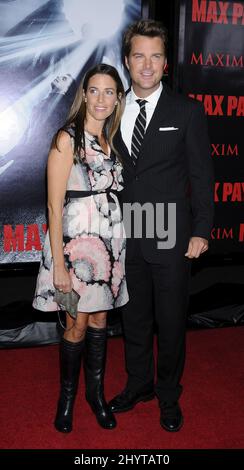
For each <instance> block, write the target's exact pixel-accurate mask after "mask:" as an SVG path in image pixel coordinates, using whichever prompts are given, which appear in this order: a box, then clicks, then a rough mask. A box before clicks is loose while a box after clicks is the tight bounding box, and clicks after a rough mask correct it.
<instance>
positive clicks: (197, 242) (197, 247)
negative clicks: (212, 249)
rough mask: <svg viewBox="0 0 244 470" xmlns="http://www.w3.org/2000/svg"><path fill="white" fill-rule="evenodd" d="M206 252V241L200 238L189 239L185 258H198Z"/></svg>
mask: <svg viewBox="0 0 244 470" xmlns="http://www.w3.org/2000/svg"><path fill="white" fill-rule="evenodd" d="M207 250H208V240H206V238H201V237H191V238H190V241H189V245H188V248H187V252H186V253H185V256H187V257H188V258H199V256H200V255H201V254H202V253H204V252H205V251H207Z"/></svg>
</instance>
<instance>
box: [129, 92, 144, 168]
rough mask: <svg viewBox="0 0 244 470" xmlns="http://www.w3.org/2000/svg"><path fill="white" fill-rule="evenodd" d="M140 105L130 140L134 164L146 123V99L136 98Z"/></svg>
mask: <svg viewBox="0 0 244 470" xmlns="http://www.w3.org/2000/svg"><path fill="white" fill-rule="evenodd" d="M136 102H137V103H138V104H139V106H140V112H139V114H138V116H137V118H136V121H135V126H134V129H133V134H132V140H131V157H132V160H133V163H134V165H135V164H136V161H137V158H138V155H139V153H140V148H141V144H142V141H143V138H144V134H145V131H146V124H147V115H146V103H147V101H146V100H136Z"/></svg>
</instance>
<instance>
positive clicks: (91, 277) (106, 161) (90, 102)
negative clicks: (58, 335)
mask: <svg viewBox="0 0 244 470" xmlns="http://www.w3.org/2000/svg"><path fill="white" fill-rule="evenodd" d="M123 102H124V89H123V85H122V82H121V79H120V77H119V75H118V73H117V71H116V69H115V68H114V67H112V66H110V65H106V64H99V65H97V66H96V67H94V68H93V69H91V70H90V71H88V72H87V74H86V76H85V78H84V80H83V83H82V84H81V85H80V87H79V89H78V92H77V94H76V97H75V100H74V103H73V105H72V107H71V110H70V115H69V117H68V120H67V123H66V125H65V126H64V128H62V129H61V130H60V131H59V132H58V133H57V135H56V136H55V138H54V141H53V145H52V148H51V150H50V153H49V157H48V167H47V169H48V173H47V174H48V211H49V231H48V233H47V236H46V239H45V244H44V249H43V256H42V261H41V266H40V271H39V275H38V278H37V286H36V292H35V297H34V301H33V306H34V307H35V308H36V309H38V310H43V311H53V310H57V309H58V308H59V306H58V305H57V303H56V302H55V300H54V295H55V289H58V290H60V291H62V292H64V293H68V292H70V291H71V290H72V289H74V290H75V291H76V292H77V293H78V294H79V295H80V298H79V303H78V313H77V318H76V319H75V320H74V319H73V318H72V317H71V316H70V315H69V314H68V313H66V327H67V328H66V330H65V333H64V337H63V338H62V340H61V343H60V373H61V374H60V375H61V390H60V397H59V401H58V406H57V413H56V418H55V422H54V424H55V427H56V429H57V430H58V431H60V432H65V433H67V432H70V431H71V430H72V416H73V407H74V401H75V397H76V393H77V388H78V382H79V374H80V366H81V359H82V356H83V355H84V369H85V380H86V399H87V401H88V403H89V404H90V406H91V408H92V410H93V412H94V413H95V415H96V418H97V421H98V423H99V424H100V425H101V426H102V427H103V428H106V429H111V428H114V427H115V426H116V421H115V418H114V416H113V414H112V413H111V411H110V410H109V407H108V405H107V403H106V401H105V398H104V392H103V380H104V369H105V355H106V315H107V311H108V310H110V309H113V308H115V307H120V306H122V305H124V304H125V303H126V302H127V301H128V293H127V287H126V281H125V263H124V262H125V234H124V227H123V223H122V216H121V210H120V206H119V202H118V199H117V192H118V191H120V190H121V189H122V183H123V181H122V176H121V171H122V167H121V164H120V160H119V156H118V155H117V154H116V151H115V149H114V147H113V136H114V134H115V132H116V131H117V129H118V126H119V122H120V118H121V115H122V108H123Z"/></svg>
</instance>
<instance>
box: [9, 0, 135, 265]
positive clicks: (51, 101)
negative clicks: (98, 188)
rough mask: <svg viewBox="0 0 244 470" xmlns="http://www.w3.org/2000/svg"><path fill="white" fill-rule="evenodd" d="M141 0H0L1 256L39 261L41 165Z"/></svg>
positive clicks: (116, 48) (113, 56)
mask: <svg viewBox="0 0 244 470" xmlns="http://www.w3.org/2000/svg"><path fill="white" fill-rule="evenodd" d="M142 7H143V6H142V1H141V0H116V1H114V0H104V1H101V0H89V1H85V0H49V1H47V0H25V1H24V2H23V1H22V0H0V36H1V37H0V263H19V262H29V261H39V259H40V253H41V249H42V243H43V241H44V236H45V232H46V229H47V225H46V201H45V200H46V189H45V188H46V185H45V167H46V162H47V156H48V151H49V147H50V143H51V139H52V137H53V135H54V133H55V132H56V131H57V129H58V128H60V127H61V126H62V124H63V123H64V120H65V117H66V115H67V112H68V110H69V108H70V105H71V103H72V100H73V98H74V95H75V92H76V89H77V85H78V83H79V82H80V80H81V78H82V77H83V74H84V73H85V72H86V70H87V69H88V68H89V67H91V66H93V65H94V64H95V63H99V62H105V63H109V64H112V65H114V66H115V67H116V68H117V69H118V71H119V73H120V75H121V77H122V79H123V81H124V85H125V86H126V85H127V77H126V76H125V75H124V73H125V72H124V69H123V67H122V64H121V35H122V31H123V30H124V28H125V27H126V26H127V25H128V24H129V23H131V22H133V21H135V20H137V19H139V18H140V17H141V14H142Z"/></svg>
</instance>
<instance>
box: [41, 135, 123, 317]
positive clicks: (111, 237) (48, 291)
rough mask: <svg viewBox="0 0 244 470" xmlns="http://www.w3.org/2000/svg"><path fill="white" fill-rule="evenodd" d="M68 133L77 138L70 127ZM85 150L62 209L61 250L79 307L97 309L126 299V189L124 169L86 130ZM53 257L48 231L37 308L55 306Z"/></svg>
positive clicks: (71, 177)
mask: <svg viewBox="0 0 244 470" xmlns="http://www.w3.org/2000/svg"><path fill="white" fill-rule="evenodd" d="M66 131H67V132H68V133H69V134H70V137H71V139H73V137H74V130H73V129H72V127H70V128H67V129H66ZM85 141H86V151H85V152H82V153H81V156H80V157H79V156H75V158H74V164H73V166H72V168H71V172H70V176H69V179H68V183H67V191H66V198H65V203H64V208H63V250H64V258H65V264H66V267H67V269H68V270H69V272H70V275H71V278H72V283H73V288H74V289H75V290H76V291H77V292H78V293H79V295H80V300H79V304H78V311H80V312H96V311H106V310H110V309H112V308H115V307H120V306H122V305H124V304H125V303H127V302H128V292H127V286H126V281H125V232H124V226H123V222H122V215H121V210H120V206H119V202H118V198H117V194H116V193H117V191H121V190H122V189H123V186H122V183H123V180H122V175H121V171H122V167H121V164H120V162H119V161H118V159H117V158H116V157H115V156H114V155H113V154H112V153H111V154H110V155H109V156H107V155H106V154H105V153H104V152H103V150H102V149H101V147H100V145H99V143H98V140H97V139H96V137H94V136H92V135H91V134H89V133H88V132H85ZM54 293H55V288H54V285H53V260H52V253H51V247H50V239H49V232H47V235H46V238H45V243H44V248H43V253H42V260H41V265H40V270H39V274H38V277H37V284H36V291H35V296H34V300H33V307H34V308H36V309H38V310H42V311H54V310H57V308H58V305H57V304H56V302H54V300H53V297H54Z"/></svg>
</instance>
